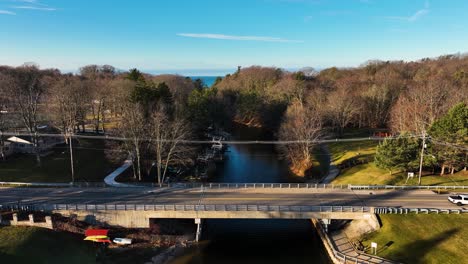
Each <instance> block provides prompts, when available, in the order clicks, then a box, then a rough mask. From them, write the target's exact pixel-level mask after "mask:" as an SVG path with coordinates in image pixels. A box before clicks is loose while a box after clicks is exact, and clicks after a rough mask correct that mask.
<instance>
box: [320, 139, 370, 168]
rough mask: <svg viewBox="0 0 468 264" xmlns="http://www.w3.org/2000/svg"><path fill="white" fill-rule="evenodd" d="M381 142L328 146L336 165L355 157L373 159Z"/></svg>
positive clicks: (359, 142)
mask: <svg viewBox="0 0 468 264" xmlns="http://www.w3.org/2000/svg"><path fill="white" fill-rule="evenodd" d="M378 144H379V141H374V140H372V141H356V142H337V143H330V144H328V149H329V150H330V153H331V155H332V162H333V164H335V165H338V164H340V163H342V162H343V161H345V160H348V159H351V158H355V157H360V158H364V157H369V158H372V157H373V155H374V154H375V149H376V147H377V145H378Z"/></svg>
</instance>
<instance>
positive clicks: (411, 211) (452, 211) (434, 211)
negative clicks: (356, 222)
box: [374, 207, 468, 214]
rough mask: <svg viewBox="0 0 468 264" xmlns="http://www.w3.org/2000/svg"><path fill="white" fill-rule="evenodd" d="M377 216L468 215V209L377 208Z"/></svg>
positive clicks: (375, 211)
mask: <svg viewBox="0 0 468 264" xmlns="http://www.w3.org/2000/svg"><path fill="white" fill-rule="evenodd" d="M374 213H375V214H466V213H468V209H438V208H400V207H375V208H374Z"/></svg>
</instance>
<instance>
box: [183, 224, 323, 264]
mask: <svg viewBox="0 0 468 264" xmlns="http://www.w3.org/2000/svg"><path fill="white" fill-rule="evenodd" d="M192 223H195V221H194V219H192ZM201 229H202V232H201V236H200V242H199V244H198V245H199V246H198V247H197V249H196V250H195V251H194V252H190V253H189V252H188V253H187V255H186V256H188V255H191V254H193V255H195V256H196V258H197V260H193V261H188V262H183V261H182V260H181V261H180V262H177V260H176V261H175V262H174V263H176V264H182V263H203V264H211V263H213V264H215V263H330V260H329V259H328V255H327V253H326V252H325V249H324V246H323V243H322V241H321V239H320V237H319V236H318V234H317V232H316V230H315V228H314V226H313V224H312V222H311V220H302V219H298V220H290V219H202V228H201ZM221 260H222V261H221Z"/></svg>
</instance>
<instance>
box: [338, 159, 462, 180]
mask: <svg viewBox="0 0 468 264" xmlns="http://www.w3.org/2000/svg"><path fill="white" fill-rule="evenodd" d="M415 174H416V175H415V178H413V179H409V180H408V182H406V174H404V173H394V174H393V175H390V173H389V172H388V171H387V170H383V169H380V168H377V166H375V163H374V162H370V163H367V164H361V165H357V166H354V167H352V168H349V169H344V170H342V171H341V172H340V175H339V176H338V177H337V178H336V179H334V180H333V181H332V183H333V184H371V185H418V178H417V173H415ZM421 185H449V186H457V185H460V186H468V172H464V171H460V172H457V173H455V174H453V175H450V174H448V175H445V176H439V175H423V177H422V178H421Z"/></svg>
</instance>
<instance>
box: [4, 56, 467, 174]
mask: <svg viewBox="0 0 468 264" xmlns="http://www.w3.org/2000/svg"><path fill="white" fill-rule="evenodd" d="M467 101H468V57H466V56H461V55H448V56H441V57H439V58H434V59H423V60H420V61H414V62H403V61H369V62H367V63H365V64H363V65H361V66H359V67H355V68H336V67H332V68H328V69H324V70H321V71H314V70H313V69H310V68H308V69H304V70H302V71H296V72H288V71H285V70H281V69H278V68H272V67H260V66H252V67H249V68H239V69H238V70H237V71H236V72H234V73H232V74H228V75H226V76H224V77H222V78H221V77H220V78H218V79H217V80H216V82H215V84H214V85H213V86H212V87H210V88H207V87H205V85H204V84H203V82H201V81H200V80H197V81H193V80H191V79H190V78H186V77H183V76H178V75H156V76H155V75H149V74H144V73H141V72H140V71H138V70H137V69H132V70H130V71H126V72H121V71H118V70H116V69H115V68H114V67H112V66H108V65H103V66H98V65H89V66H85V67H83V68H81V69H80V70H79V72H78V73H76V74H63V73H61V72H60V71H58V70H56V69H39V67H38V66H37V65H23V66H21V67H8V66H1V67H0V107H1V109H0V110H1V111H0V132H4V131H9V130H13V129H16V128H22V129H26V130H27V131H28V132H29V133H30V134H32V135H33V137H32V141H33V143H34V146H37V143H38V140H39V137H38V136H37V134H39V131H38V127H39V126H40V125H42V124H44V123H48V124H53V125H54V126H55V127H57V128H59V129H60V130H61V132H62V133H64V134H66V135H72V134H74V133H82V132H85V131H88V132H89V131H90V130H92V131H94V133H106V134H115V135H119V136H121V137H124V138H126V139H128V140H127V141H125V142H124V143H113V144H109V147H111V148H112V149H114V150H119V151H118V153H121V154H122V155H125V156H128V157H130V158H131V159H132V160H133V162H134V166H133V168H134V177H136V178H137V179H142V178H144V176H145V175H147V174H149V172H150V171H151V169H152V168H153V167H156V169H157V177H158V181H160V182H163V181H164V178H165V175H166V172H167V170H168V168H169V167H170V166H172V165H174V164H178V165H181V164H186V165H187V164H190V163H191V162H192V160H193V156H194V153H195V150H194V149H193V148H189V147H187V146H186V145H182V144H179V143H178V142H180V141H181V140H186V139H198V138H200V137H201V136H202V135H203V132H204V130H205V129H206V128H207V127H214V128H227V127H229V124H230V123H231V122H237V123H241V124H244V125H248V126H256V127H262V128H263V129H266V130H268V131H270V132H271V133H272V134H273V135H274V136H275V137H276V138H278V139H280V140H287V141H290V140H304V139H308V140H314V139H319V138H324V137H327V136H329V135H331V134H333V135H334V136H337V137H341V136H343V133H344V131H345V129H347V128H375V129H378V128H382V129H388V130H391V131H392V132H393V133H394V134H401V135H404V134H405V133H406V134H411V135H422V134H423V133H427V134H431V136H433V137H434V138H435V137H437V138H438V139H439V141H442V142H449V143H453V144H457V145H460V144H461V145H466V137H465V138H463V136H462V137H461V138H462V139H460V138H459V139H457V140H456V141H453V140H451V139H452V137H450V136H448V135H449V134H447V133H449V132H447V131H449V130H450V129H451V128H450V129H449V128H447V125H446V124H447V122H448V121H441V120H445V119H444V118H446V115H448V114H449V109H451V108H453V107H454V106H455V105H457V104H459V103H462V104H463V103H465V104H466V103H467ZM440 122H442V123H440ZM443 122H445V123H443ZM449 123H450V122H449ZM438 124H439V125H438ZM441 127H443V129H442V128H441ZM462 128H463V129H466V123H463V124H462ZM450 131H452V130H450ZM457 131H458V130H457ZM450 133H454V132H453V131H452V132H450ZM456 133H460V132H456ZM462 134H463V133H462ZM158 139H172V140H171V141H170V142H173V143H168V142H165V141H162V140H158ZM4 140H5V138H4V137H3V136H1V139H0V152H1V153H3V151H2V148H3V146H4V144H3V142H4ZM415 145H418V146H419V145H420V143H419V142H416V144H415ZM314 147H315V146H314V144H313V143H312V142H310V141H304V142H300V143H297V144H293V145H285V146H284V147H283V148H282V153H284V156H285V157H286V158H287V159H288V161H289V162H290V163H291V168H292V170H293V171H294V172H295V173H296V174H299V175H301V174H304V172H305V170H307V169H308V168H310V166H311V165H312V155H311V152H312V149H313V148H314ZM439 147H440V145H439ZM439 147H437V148H439ZM445 147H447V148H449V146H445ZM434 148H436V147H434ZM440 148H443V147H440ZM444 151H446V152H447V151H449V150H444ZM441 153H442V152H440V153H438V154H437V155H433V156H434V157H435V158H434V159H435V160H436V161H434V163H433V164H432V165H433V166H434V167H436V168H441V169H442V170H443V171H445V169H446V167H447V168H450V169H451V170H456V169H458V168H460V166H461V165H457V166H452V165H450V164H451V163H450V164H449V163H447V162H445V161H443V160H447V159H446V157H447V156H450V155H451V154H444V155H442V154H441ZM457 155H458V154H457ZM457 155H455V156H457ZM36 156H37V161H38V164H40V155H39V154H37V155H36ZM110 156H115V154H113V155H110ZM465 156H466V152H465ZM457 157H458V156H457ZM465 162H466V158H465ZM460 164H461V163H460ZM432 165H431V166H432Z"/></svg>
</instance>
